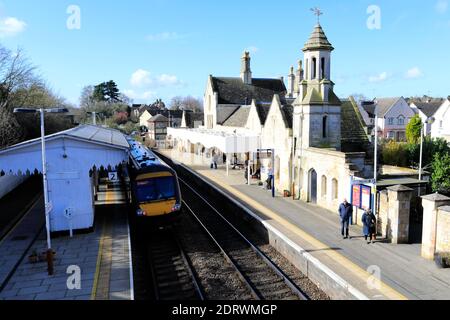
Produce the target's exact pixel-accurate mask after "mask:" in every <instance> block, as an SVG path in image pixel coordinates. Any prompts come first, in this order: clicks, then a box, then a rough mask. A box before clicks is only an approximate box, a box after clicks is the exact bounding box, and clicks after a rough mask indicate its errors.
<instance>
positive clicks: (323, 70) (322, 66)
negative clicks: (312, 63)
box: [320, 58, 325, 79]
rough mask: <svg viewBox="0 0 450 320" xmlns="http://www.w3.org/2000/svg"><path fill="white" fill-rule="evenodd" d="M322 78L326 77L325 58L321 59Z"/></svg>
mask: <svg viewBox="0 0 450 320" xmlns="http://www.w3.org/2000/svg"><path fill="white" fill-rule="evenodd" d="M320 74H321V76H320V79H325V58H322V59H321V60H320Z"/></svg>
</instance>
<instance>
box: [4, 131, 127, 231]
mask: <svg viewBox="0 0 450 320" xmlns="http://www.w3.org/2000/svg"><path fill="white" fill-rule="evenodd" d="M45 140H46V148H45V150H46V156H47V158H46V159H47V166H46V168H47V181H48V199H49V203H50V204H51V206H50V208H51V209H50V210H51V214H50V229H51V231H52V232H53V231H66V230H69V229H73V230H79V229H89V228H91V227H92V226H93V224H94V202H95V199H94V187H95V185H96V181H95V176H96V175H93V174H91V173H92V172H93V171H92V169H93V168H94V167H96V168H97V169H100V168H101V167H103V168H105V169H109V167H111V169H113V170H114V169H115V168H116V167H117V166H118V165H120V164H122V163H125V162H128V157H129V145H128V142H127V140H126V138H125V136H124V135H123V134H122V133H120V132H119V131H117V130H113V129H107V128H102V127H97V126H91V125H83V126H79V127H77V128H74V129H70V130H67V131H62V132H59V133H55V134H52V135H48V136H47V137H46V138H45ZM0 171H3V172H4V173H5V174H6V175H19V174H27V173H34V172H35V171H38V172H42V154H41V139H34V140H29V141H26V142H23V143H20V144H17V145H14V146H11V147H9V148H6V149H3V150H0ZM69 213H71V214H70V215H69ZM0 214H1V213H0Z"/></svg>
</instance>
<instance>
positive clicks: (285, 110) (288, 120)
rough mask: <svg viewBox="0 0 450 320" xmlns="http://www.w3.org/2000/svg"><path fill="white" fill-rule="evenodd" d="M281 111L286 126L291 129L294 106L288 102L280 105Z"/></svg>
mask: <svg viewBox="0 0 450 320" xmlns="http://www.w3.org/2000/svg"><path fill="white" fill-rule="evenodd" d="M281 113H282V115H283V120H284V124H285V126H286V128H289V129H292V122H293V121H292V118H293V113H294V107H293V106H292V105H290V104H287V105H284V106H282V107H281Z"/></svg>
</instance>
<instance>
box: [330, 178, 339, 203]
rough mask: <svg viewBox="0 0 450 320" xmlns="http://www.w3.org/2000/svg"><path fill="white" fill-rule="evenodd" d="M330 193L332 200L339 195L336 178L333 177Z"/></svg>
mask: <svg viewBox="0 0 450 320" xmlns="http://www.w3.org/2000/svg"><path fill="white" fill-rule="evenodd" d="M331 194H332V196H333V200H336V199H337V198H338V197H339V183H338V181H337V180H336V179H333V181H332V184H331Z"/></svg>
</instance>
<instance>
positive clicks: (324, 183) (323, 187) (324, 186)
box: [322, 175, 327, 198]
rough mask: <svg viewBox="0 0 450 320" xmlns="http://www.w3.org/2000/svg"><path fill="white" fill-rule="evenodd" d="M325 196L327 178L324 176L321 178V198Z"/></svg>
mask: <svg viewBox="0 0 450 320" xmlns="http://www.w3.org/2000/svg"><path fill="white" fill-rule="evenodd" d="M326 196H327V177H326V176H325V175H323V176H322V197H323V198H325V197H326Z"/></svg>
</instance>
